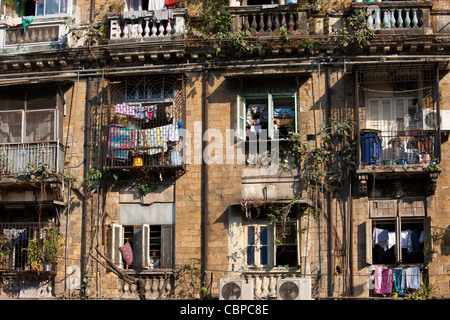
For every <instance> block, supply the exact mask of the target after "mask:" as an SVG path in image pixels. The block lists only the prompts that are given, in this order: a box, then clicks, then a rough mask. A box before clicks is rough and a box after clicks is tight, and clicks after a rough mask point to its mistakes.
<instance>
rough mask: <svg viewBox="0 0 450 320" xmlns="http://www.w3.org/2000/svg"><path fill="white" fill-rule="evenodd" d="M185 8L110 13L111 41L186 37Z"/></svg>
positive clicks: (108, 17) (108, 16)
mask: <svg viewBox="0 0 450 320" xmlns="http://www.w3.org/2000/svg"><path fill="white" fill-rule="evenodd" d="M185 16H186V10H185V9H168V10H141V11H128V12H121V13H109V14H108V15H107V19H108V21H109V25H110V43H115V42H121V41H122V42H123V41H153V40H158V41H160V40H165V39H172V38H177V37H184V33H185V25H184V23H185Z"/></svg>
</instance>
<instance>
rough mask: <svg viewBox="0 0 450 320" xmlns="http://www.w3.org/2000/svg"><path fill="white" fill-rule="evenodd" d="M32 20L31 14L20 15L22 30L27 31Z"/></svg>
mask: <svg viewBox="0 0 450 320" xmlns="http://www.w3.org/2000/svg"><path fill="white" fill-rule="evenodd" d="M33 21H34V17H33V16H29V17H22V25H23V31H27V28H28V26H29V25H30V24H31V23H32V22H33Z"/></svg>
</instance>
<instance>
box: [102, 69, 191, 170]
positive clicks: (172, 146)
mask: <svg viewBox="0 0 450 320" xmlns="http://www.w3.org/2000/svg"><path fill="white" fill-rule="evenodd" d="M109 94H110V109H109V111H108V112H109V120H108V121H109V122H108V127H109V130H108V153H107V164H108V166H109V167H116V168H126V167H140V166H146V167H152V166H153V167H167V166H181V165H182V154H181V153H182V150H183V148H182V134H181V133H182V128H184V127H185V125H184V119H185V112H184V110H185V93H184V81H183V77H182V76H174V75H172V76H141V77H133V78H132V77H129V78H119V79H111V80H110V86H109Z"/></svg>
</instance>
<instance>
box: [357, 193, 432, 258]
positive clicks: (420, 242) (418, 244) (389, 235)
mask: <svg viewBox="0 0 450 320" xmlns="http://www.w3.org/2000/svg"><path fill="white" fill-rule="evenodd" d="M369 216H370V219H368V220H367V221H366V245H367V247H366V254H367V257H366V258H367V259H366V260H367V263H368V264H398V263H404V264H408V263H413V264H414V263H425V262H426V261H427V256H426V253H427V251H428V250H431V248H430V247H429V246H430V244H431V243H430V241H429V240H430V231H431V222H430V218H428V217H426V216H425V206H424V200H423V199H420V198H402V199H398V200H397V199H395V200H391V199H389V200H387V199H385V200H372V201H369ZM425 248H427V250H424V249H425Z"/></svg>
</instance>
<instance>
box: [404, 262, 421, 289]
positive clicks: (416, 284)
mask: <svg viewBox="0 0 450 320" xmlns="http://www.w3.org/2000/svg"><path fill="white" fill-rule="evenodd" d="M406 286H407V287H408V288H409V289H420V268H419V267H412V268H408V269H406Z"/></svg>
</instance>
